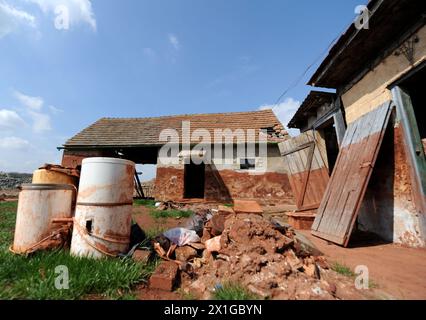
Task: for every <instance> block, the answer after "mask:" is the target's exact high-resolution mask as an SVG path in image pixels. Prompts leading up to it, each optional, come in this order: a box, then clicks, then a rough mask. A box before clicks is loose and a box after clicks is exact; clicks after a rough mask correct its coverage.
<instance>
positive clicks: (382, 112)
mask: <svg viewBox="0 0 426 320" xmlns="http://www.w3.org/2000/svg"><path fill="white" fill-rule="evenodd" d="M390 106H391V102H386V103H384V104H383V105H381V106H380V107H378V108H376V109H374V110H373V111H371V112H369V113H367V114H366V115H364V116H363V117H361V118H359V119H358V120H356V121H355V122H353V123H351V124H350V125H349V127H348V129H347V131H346V134H345V137H344V139H343V142H342V146H341V149H340V152H339V156H338V158H337V161H336V165H335V167H334V170H333V173H332V176H331V178H330V181H329V184H328V186H327V190H326V192H325V194H324V197H323V199H322V201H321V205H320V207H319V209H318V213H317V216H316V218H315V221H314V224H313V225H312V234H313V235H316V236H318V237H320V238H323V239H326V240H329V241H332V242H335V243H337V244H340V245H344V246H347V244H348V241H349V237H350V234H351V232H352V228H353V225H354V223H355V220H356V217H357V215H358V211H359V208H360V204H361V202H362V200H363V197H364V194H365V190H366V188H367V185H368V181H369V179H370V176H371V172H372V171H373V167H374V164H375V162H376V159H377V154H378V152H379V149H380V146H381V143H382V140H383V135H384V131H385V129H386V126H387V124H388V121H389V116H390V113H391V108H390Z"/></svg>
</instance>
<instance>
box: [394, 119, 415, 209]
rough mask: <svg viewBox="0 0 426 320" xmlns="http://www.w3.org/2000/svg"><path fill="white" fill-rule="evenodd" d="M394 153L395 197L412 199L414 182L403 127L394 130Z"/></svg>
mask: <svg viewBox="0 0 426 320" xmlns="http://www.w3.org/2000/svg"><path fill="white" fill-rule="evenodd" d="M394 155H395V174H394V176H395V182H394V193H395V197H396V198H398V199H399V200H401V201H410V202H411V201H412V192H413V188H412V182H411V174H410V172H411V166H410V159H409V158H408V157H407V154H406V152H405V147H404V138H403V134H402V128H401V127H397V128H395V130H394Z"/></svg>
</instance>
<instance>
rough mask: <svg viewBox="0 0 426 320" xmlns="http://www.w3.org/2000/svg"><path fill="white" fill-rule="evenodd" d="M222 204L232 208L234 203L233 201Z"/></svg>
mask: <svg viewBox="0 0 426 320" xmlns="http://www.w3.org/2000/svg"><path fill="white" fill-rule="evenodd" d="M223 206H224V207H228V208H233V207H234V204H233V203H225V204H224V205H223Z"/></svg>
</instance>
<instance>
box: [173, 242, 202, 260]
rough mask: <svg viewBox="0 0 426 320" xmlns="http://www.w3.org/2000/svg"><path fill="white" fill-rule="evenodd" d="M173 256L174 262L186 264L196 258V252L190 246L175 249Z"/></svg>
mask: <svg viewBox="0 0 426 320" xmlns="http://www.w3.org/2000/svg"><path fill="white" fill-rule="evenodd" d="M175 256H176V260H179V261H182V262H186V261H189V260H191V259H194V258H195V257H197V250H195V249H194V248H192V247H190V246H183V247H177V248H176V250H175Z"/></svg>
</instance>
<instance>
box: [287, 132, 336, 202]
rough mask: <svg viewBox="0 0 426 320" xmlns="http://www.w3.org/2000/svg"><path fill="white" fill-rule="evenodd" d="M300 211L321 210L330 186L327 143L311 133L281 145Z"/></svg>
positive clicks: (315, 133)
mask: <svg viewBox="0 0 426 320" xmlns="http://www.w3.org/2000/svg"><path fill="white" fill-rule="evenodd" d="M279 147H280V151H281V155H282V156H283V158H284V161H285V163H286V164H287V170H288V177H289V181H290V186H291V189H292V190H293V194H294V195H295V198H296V206H297V209H298V210H299V211H303V210H312V209H317V208H318V207H319V204H320V202H321V199H322V196H323V194H324V192H325V189H326V187H327V183H328V179H329V176H328V166H327V160H326V159H327V155H326V151H325V143H324V141H323V139H322V138H321V137H320V135H319V134H318V133H317V132H315V131H313V132H312V131H308V132H304V133H302V134H300V135H299V136H297V137H294V138H292V139H289V140H287V141H285V142H283V143H280V145H279Z"/></svg>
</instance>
